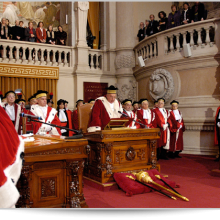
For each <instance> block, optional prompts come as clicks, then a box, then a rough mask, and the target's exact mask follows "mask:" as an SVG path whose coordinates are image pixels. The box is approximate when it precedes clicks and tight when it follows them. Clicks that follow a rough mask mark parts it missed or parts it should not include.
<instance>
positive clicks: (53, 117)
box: [31, 105, 61, 135]
mask: <svg viewBox="0 0 220 220" xmlns="http://www.w3.org/2000/svg"><path fill="white" fill-rule="evenodd" d="M37 107H38V105H32V106H31V115H36V116H40V117H42V115H43V113H42V111H38V112H40V114H38V113H36V108H37ZM51 111H53V112H54V113H52V112H51ZM50 112H51V114H50ZM42 118H43V120H41V121H43V122H46V123H49V124H54V125H57V126H61V123H60V120H59V118H58V117H57V115H56V111H55V109H53V108H51V107H49V106H48V107H47V115H46V118H45V119H44V117H42ZM50 119H51V120H50ZM35 120H36V119H35ZM48 120H49V121H48ZM31 123H32V125H33V133H34V134H37V133H38V132H40V130H39V129H40V128H42V127H44V126H45V124H42V123H39V122H33V121H32V122H31ZM47 134H52V135H61V132H60V128H56V127H52V131H49V132H47Z"/></svg>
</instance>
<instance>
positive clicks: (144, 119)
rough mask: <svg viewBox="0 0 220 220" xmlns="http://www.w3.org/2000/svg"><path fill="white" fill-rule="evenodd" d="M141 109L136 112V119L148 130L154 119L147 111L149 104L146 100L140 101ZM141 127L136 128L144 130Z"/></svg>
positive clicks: (152, 114)
mask: <svg viewBox="0 0 220 220" xmlns="http://www.w3.org/2000/svg"><path fill="white" fill-rule="evenodd" d="M140 104H141V109H138V110H137V118H138V121H139V122H140V123H141V124H143V125H146V126H147V127H148V128H152V127H153V125H152V122H153V120H154V118H155V116H154V113H153V112H152V111H151V110H150V109H149V107H148V106H149V104H148V100H147V99H141V100H140ZM143 125H139V126H138V127H141V128H144V126H143Z"/></svg>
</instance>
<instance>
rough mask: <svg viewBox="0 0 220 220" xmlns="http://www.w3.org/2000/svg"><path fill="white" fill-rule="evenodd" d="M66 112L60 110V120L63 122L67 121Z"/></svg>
mask: <svg viewBox="0 0 220 220" xmlns="http://www.w3.org/2000/svg"><path fill="white" fill-rule="evenodd" d="M64 110H65V109H59V119H60V121H61V122H66V121H67V118H66V114H65V112H64Z"/></svg>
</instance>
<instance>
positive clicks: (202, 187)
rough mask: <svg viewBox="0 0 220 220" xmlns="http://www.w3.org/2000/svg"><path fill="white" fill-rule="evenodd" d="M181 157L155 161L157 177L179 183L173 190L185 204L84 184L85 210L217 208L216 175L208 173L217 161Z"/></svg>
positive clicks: (219, 183) (155, 194)
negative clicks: (157, 162) (162, 176)
mask: <svg viewBox="0 0 220 220" xmlns="http://www.w3.org/2000/svg"><path fill="white" fill-rule="evenodd" d="M181 156H182V158H175V159H170V160H159V163H160V165H161V174H163V175H168V179H169V180H173V181H175V182H176V183H177V184H179V185H180V188H176V190H177V191H178V192H179V193H180V194H181V195H183V196H185V197H187V198H188V199H189V202H186V201H184V200H182V199H180V198H178V197H176V198H177V200H172V199H170V198H168V197H166V196H164V195H162V194H160V193H158V192H150V193H144V194H139V195H133V196H131V197H128V196H126V195H125V192H124V191H122V190H121V189H118V188H117V187H111V189H110V190H109V191H101V190H100V189H98V188H95V187H94V185H93V186H91V185H88V181H84V189H83V191H84V196H85V199H86V203H87V204H88V206H89V208H220V176H213V175H212V172H211V171H212V170H213V169H218V168H219V162H215V161H214V158H213V157H210V156H198V155H181ZM164 192H166V191H164Z"/></svg>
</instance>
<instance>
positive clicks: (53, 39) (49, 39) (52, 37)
mask: <svg viewBox="0 0 220 220" xmlns="http://www.w3.org/2000/svg"><path fill="white" fill-rule="evenodd" d="M46 43H47V44H52V45H55V43H56V35H55V32H54V31H53V26H52V25H49V27H48V30H47V38H46Z"/></svg>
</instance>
